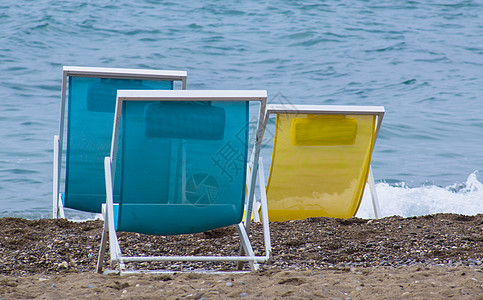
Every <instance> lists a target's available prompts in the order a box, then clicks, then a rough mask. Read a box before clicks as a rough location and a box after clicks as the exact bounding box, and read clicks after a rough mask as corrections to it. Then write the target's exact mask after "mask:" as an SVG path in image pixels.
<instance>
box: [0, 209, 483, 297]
mask: <svg viewBox="0 0 483 300" xmlns="http://www.w3.org/2000/svg"><path fill="white" fill-rule="evenodd" d="M102 226H103V222H102V221H101V220H95V221H85V222H70V221H67V220H65V219H64V220H50V219H40V220H26V219H20V218H2V219H0V295H1V298H3V299H33V298H35V299H68V298H78V299H84V298H89V299H91V298H93V299H112V298H124V299H163V298H166V299H225V298H244V299H260V298H264V299H280V298H287V299H302V298H304V299H324V298H328V299H368V298H371V299H414V298H420V299H441V298H454V299H483V264H482V260H483V254H482V253H483V234H482V232H483V215H481V214H478V215H475V216H466V215H457V214H435V215H427V216H420V217H411V218H402V217H396V216H394V217H386V218H383V219H377V220H375V219H372V220H369V219H359V218H352V219H348V220H343V219H331V218H311V219H307V220H300V221H287V222H272V223H271V224H270V231H271V236H272V248H273V257H272V259H271V261H270V262H268V263H266V264H262V265H261V268H260V270H259V271H256V272H249V268H248V266H245V269H244V270H245V271H247V272H245V273H241V274H238V273H230V272H232V271H236V266H235V263H184V262H180V263H172V262H171V263H151V264H148V263H138V264H136V265H128V266H127V267H128V269H130V268H137V269H144V270H164V271H170V272H171V273H166V274H141V275H123V276H120V275H118V274H115V273H110V274H97V273H95V267H96V262H97V257H98V249H99V243H100V238H101V231H102ZM250 238H251V241H252V244H253V246H254V249H255V251H256V252H258V254H263V236H262V227H261V224H254V225H253V226H252V232H251V237H250ZM119 240H120V244H121V250H122V251H123V253H125V254H128V255H203V254H214V255H216V254H217V253H218V254H223V255H236V253H237V251H238V246H239V243H238V237H237V233H236V230H235V229H234V228H231V227H226V228H222V229H217V230H213V231H209V232H204V233H199V234H193V235H184V236H178V237H174V236H150V235H142V234H135V233H119ZM108 260H109V258H108V257H106V259H105V266H106V267H108V268H110V265H109V263H108ZM200 270H216V271H224V272H225V273H222V274H204V273H198V272H193V271H200Z"/></svg>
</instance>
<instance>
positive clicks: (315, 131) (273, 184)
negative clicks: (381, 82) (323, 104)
mask: <svg viewBox="0 0 483 300" xmlns="http://www.w3.org/2000/svg"><path fill="white" fill-rule="evenodd" d="M375 122H376V116H365V115H346V116H343V115H340V116H328V115H305V114H278V115H277V121H276V129H275V140H274V145H273V154H272V163H271V168H270V175H269V179H268V183H267V200H268V215H269V220H270V221H286V220H297V219H306V218H310V217H336V218H350V217H353V216H354V215H355V214H356V212H357V210H358V208H359V205H360V202H361V199H362V194H363V192H364V187H365V183H366V181H367V176H368V172H369V166H370V161H371V156H372V149H373V146H374V138H375V137H374V136H375Z"/></svg>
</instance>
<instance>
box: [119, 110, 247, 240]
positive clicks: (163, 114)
mask: <svg viewBox="0 0 483 300" xmlns="http://www.w3.org/2000/svg"><path fill="white" fill-rule="evenodd" d="M248 108H249V106H248V102H246V101H239V102H238V101H236V102H234V101H211V102H205V101H200V102H187V101H183V102H169V101H164V102H159V101H158V102H138V101H126V102H124V104H123V111H122V116H121V127H120V133H119V134H120V142H119V147H118V148H119V150H118V151H119V152H118V154H117V155H118V156H117V165H116V168H115V174H113V176H114V178H115V179H114V180H115V181H116V180H119V181H120V183H121V184H120V186H121V190H120V197H119V216H118V225H117V230H118V231H134V232H139V233H146V234H159V235H171V234H183V233H195V232H202V231H206V230H210V229H214V228H219V227H223V226H228V225H232V224H237V223H239V222H241V220H242V214H243V207H244V200H245V180H246V163H247V151H248V126H247V125H248V117H249V113H248ZM114 185H115V186H116V183H114Z"/></svg>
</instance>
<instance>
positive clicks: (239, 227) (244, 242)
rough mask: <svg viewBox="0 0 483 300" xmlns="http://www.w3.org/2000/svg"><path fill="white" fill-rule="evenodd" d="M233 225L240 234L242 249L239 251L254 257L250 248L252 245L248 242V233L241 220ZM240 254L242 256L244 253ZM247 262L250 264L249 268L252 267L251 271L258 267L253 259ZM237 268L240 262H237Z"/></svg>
mask: <svg viewBox="0 0 483 300" xmlns="http://www.w3.org/2000/svg"><path fill="white" fill-rule="evenodd" d="M235 226H236V229H237V231H238V235H239V236H240V242H241V245H242V247H241V249H240V250H243V251H240V253H246V255H247V256H251V257H254V256H255V253H254V252H253V249H252V246H251V244H250V240H249V239H248V234H247V232H246V230H245V226H244V225H243V222H241V223H239V224H236V225H235ZM241 255H242V256H243V255H244V254H241ZM249 264H250V268H251V269H252V271H256V270H258V268H259V264H258V263H256V262H255V261H250V262H249ZM242 266H243V264H242ZM238 268H239V269H240V264H238Z"/></svg>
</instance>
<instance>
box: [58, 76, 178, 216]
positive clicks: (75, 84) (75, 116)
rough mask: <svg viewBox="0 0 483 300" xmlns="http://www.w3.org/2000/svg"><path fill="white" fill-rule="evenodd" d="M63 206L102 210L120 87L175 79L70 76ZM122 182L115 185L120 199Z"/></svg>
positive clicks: (164, 85) (163, 85)
mask: <svg viewBox="0 0 483 300" xmlns="http://www.w3.org/2000/svg"><path fill="white" fill-rule="evenodd" d="M68 83H69V89H68V120H67V146H66V175H65V180H66V184H65V191H64V192H65V195H64V206H65V207H67V208H72V209H77V210H82V211H87V212H94V213H100V212H101V204H102V203H105V201H106V190H105V179H104V163H103V161H104V157H106V156H109V152H110V148H111V147H110V146H111V138H112V129H113V121H114V109H115V106H116V95H117V90H119V89H138V90H140V89H173V82H172V81H153V80H132V79H110V78H88V77H69V82H68ZM118 196H119V186H115V187H114V198H115V201H117V198H118Z"/></svg>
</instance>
